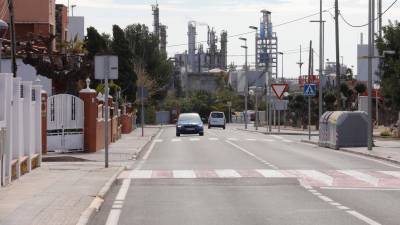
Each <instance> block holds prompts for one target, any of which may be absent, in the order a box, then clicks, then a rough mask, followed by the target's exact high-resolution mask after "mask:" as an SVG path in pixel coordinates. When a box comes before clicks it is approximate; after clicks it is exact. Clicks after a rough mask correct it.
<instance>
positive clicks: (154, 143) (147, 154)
mask: <svg viewBox="0 0 400 225" xmlns="http://www.w3.org/2000/svg"><path fill="white" fill-rule="evenodd" d="M163 132H164V130H161V131H160V132H158V134H157V136H156V137H155V140H159V138H160V136H161V134H162V133H163ZM156 143H157V142H156V141H153V142H152V143H151V145H150V147H149V149H148V150H147V152H146V154H145V155H144V156H143V160H147V159H148V158H149V156H150V154H151V152H152V151H153V149H154V146H155V145H156Z"/></svg>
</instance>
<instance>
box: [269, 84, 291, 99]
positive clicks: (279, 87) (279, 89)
mask: <svg viewBox="0 0 400 225" xmlns="http://www.w3.org/2000/svg"><path fill="white" fill-rule="evenodd" d="M271 87H272V90H273V91H274V92H275V95H276V97H277V98H279V99H281V98H282V96H283V94H284V93H285V91H287V89H288V87H289V85H288V84H272V85H271Z"/></svg>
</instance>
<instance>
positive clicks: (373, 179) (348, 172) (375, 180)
mask: <svg viewBox="0 0 400 225" xmlns="http://www.w3.org/2000/svg"><path fill="white" fill-rule="evenodd" d="M338 172H340V173H343V174H346V175H348V176H351V177H353V178H355V179H357V180H361V181H364V182H366V183H369V184H372V185H373V186H375V187H376V186H378V184H379V178H376V177H373V176H371V175H369V174H366V173H362V172H359V171H355V170H338Z"/></svg>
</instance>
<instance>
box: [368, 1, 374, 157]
mask: <svg viewBox="0 0 400 225" xmlns="http://www.w3.org/2000/svg"><path fill="white" fill-rule="evenodd" d="M368 8H369V20H368V21H369V25H368V87H367V89H368V131H367V132H368V150H372V147H373V139H372V133H373V128H372V73H373V72H372V58H373V57H374V33H375V31H374V27H375V23H374V15H375V0H370V1H369V7H368Z"/></svg>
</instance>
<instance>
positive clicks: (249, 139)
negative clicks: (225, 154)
mask: <svg viewBox="0 0 400 225" xmlns="http://www.w3.org/2000/svg"><path fill="white" fill-rule="evenodd" d="M246 141H257V139H253V138H248V139H246Z"/></svg>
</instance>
